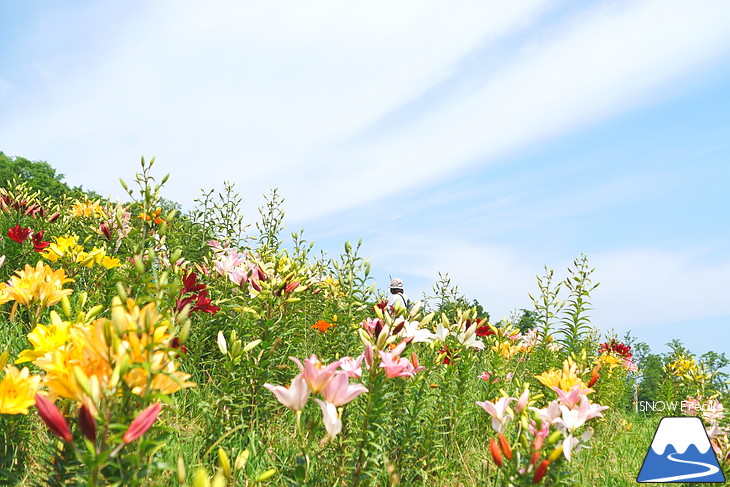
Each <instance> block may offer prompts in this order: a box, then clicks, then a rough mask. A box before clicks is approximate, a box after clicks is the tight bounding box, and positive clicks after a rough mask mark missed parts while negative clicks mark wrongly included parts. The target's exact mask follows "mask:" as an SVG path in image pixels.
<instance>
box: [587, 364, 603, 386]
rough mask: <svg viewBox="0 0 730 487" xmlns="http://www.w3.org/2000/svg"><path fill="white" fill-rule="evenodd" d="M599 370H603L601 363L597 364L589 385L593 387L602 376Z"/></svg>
mask: <svg viewBox="0 0 730 487" xmlns="http://www.w3.org/2000/svg"><path fill="white" fill-rule="evenodd" d="M599 370H601V364H598V365H596V366H595V368H594V369H593V371H592V372H591V380H590V381H588V387H593V384H595V383H596V382H597V381H598V378H599V377H600V374H599V373H598V371H599Z"/></svg>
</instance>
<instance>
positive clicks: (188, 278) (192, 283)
mask: <svg viewBox="0 0 730 487" xmlns="http://www.w3.org/2000/svg"><path fill="white" fill-rule="evenodd" d="M182 282H183V288H182V289H181V290H180V295H181V296H182V295H183V294H187V293H197V292H198V291H202V290H203V289H205V284H198V276H197V274H195V272H192V271H190V273H189V274H188V272H187V271H185V272H183V278H182Z"/></svg>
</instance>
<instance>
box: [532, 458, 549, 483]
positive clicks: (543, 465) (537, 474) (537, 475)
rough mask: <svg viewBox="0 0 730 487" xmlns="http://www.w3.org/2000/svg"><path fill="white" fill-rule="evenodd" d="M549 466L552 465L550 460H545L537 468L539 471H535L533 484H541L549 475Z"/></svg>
mask: <svg viewBox="0 0 730 487" xmlns="http://www.w3.org/2000/svg"><path fill="white" fill-rule="evenodd" d="M548 465H550V460H543V461H542V463H541V464H540V466H539V467H537V470H535V475H533V476H532V483H533V484H539V483H540V481H541V480H542V478H543V477H544V476H545V474H546V473H547V469H548Z"/></svg>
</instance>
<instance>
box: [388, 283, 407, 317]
mask: <svg viewBox="0 0 730 487" xmlns="http://www.w3.org/2000/svg"><path fill="white" fill-rule="evenodd" d="M390 294H391V296H390V299H389V300H388V305H389V306H392V307H393V308H394V309H395V308H403V309H405V310H409V309H410V308H411V300H410V299H408V295H407V294H406V293H405V292H403V280H402V279H399V278H397V277H394V278H393V279H391V280H390Z"/></svg>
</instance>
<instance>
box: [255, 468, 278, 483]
mask: <svg viewBox="0 0 730 487" xmlns="http://www.w3.org/2000/svg"><path fill="white" fill-rule="evenodd" d="M275 473H276V469H275V468H270V469H268V470H267V471H266V472H264V473H262V474H261V475H259V476H258V477H256V482H263V481H265V480H269V479H270V478H271V477H273V476H274V474H275Z"/></svg>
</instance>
